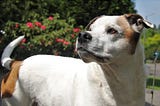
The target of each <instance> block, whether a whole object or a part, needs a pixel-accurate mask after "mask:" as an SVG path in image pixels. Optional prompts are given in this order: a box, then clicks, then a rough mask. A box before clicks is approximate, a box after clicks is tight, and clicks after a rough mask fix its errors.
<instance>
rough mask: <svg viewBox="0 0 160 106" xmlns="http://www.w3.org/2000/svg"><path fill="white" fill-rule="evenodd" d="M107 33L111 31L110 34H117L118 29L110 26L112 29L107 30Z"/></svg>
mask: <svg viewBox="0 0 160 106" xmlns="http://www.w3.org/2000/svg"><path fill="white" fill-rule="evenodd" d="M107 33H109V34H116V33H117V30H115V29H114V28H110V29H108V30H107Z"/></svg>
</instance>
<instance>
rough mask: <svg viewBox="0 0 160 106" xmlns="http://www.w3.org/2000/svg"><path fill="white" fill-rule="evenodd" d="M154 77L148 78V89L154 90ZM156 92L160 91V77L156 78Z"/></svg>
mask: <svg viewBox="0 0 160 106" xmlns="http://www.w3.org/2000/svg"><path fill="white" fill-rule="evenodd" d="M152 85H153V76H149V77H148V78H147V88H149V89H152V88H153V86H152ZM154 89H155V90H160V77H156V78H155V86H154Z"/></svg>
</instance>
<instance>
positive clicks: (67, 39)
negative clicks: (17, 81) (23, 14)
mask: <svg viewBox="0 0 160 106" xmlns="http://www.w3.org/2000/svg"><path fill="white" fill-rule="evenodd" d="M41 19H42V20H38V19H35V20H32V21H30V22H26V23H18V22H11V21H9V22H8V23H6V26H5V28H4V31H5V35H4V36H3V37H2V38H1V48H4V45H5V46H6V42H7V43H9V42H10V41H11V40H13V39H15V38H17V37H18V36H21V35H25V39H23V40H22V42H21V44H20V46H19V47H18V48H17V50H16V52H15V53H14V57H15V58H19V59H22V58H26V57H28V56H31V55H35V54H53V55H62V56H70V57H77V54H76V53H75V49H74V48H75V41H76V36H77V34H78V32H80V31H81V30H82V26H78V27H75V26H74V25H75V20H74V19H73V18H68V19H60V16H59V14H54V15H53V16H49V17H48V18H45V17H42V18H41ZM3 44H4V45H3ZM21 55H22V56H21Z"/></svg>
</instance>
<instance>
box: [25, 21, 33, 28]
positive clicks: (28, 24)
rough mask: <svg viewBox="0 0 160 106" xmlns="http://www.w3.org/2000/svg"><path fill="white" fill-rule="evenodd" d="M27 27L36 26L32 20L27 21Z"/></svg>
mask: <svg viewBox="0 0 160 106" xmlns="http://www.w3.org/2000/svg"><path fill="white" fill-rule="evenodd" d="M26 25H27V27H29V28H33V27H34V26H33V24H32V22H27V24H26Z"/></svg>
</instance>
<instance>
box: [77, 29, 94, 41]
mask: <svg viewBox="0 0 160 106" xmlns="http://www.w3.org/2000/svg"><path fill="white" fill-rule="evenodd" d="M91 40H92V36H91V34H90V33H88V32H80V33H79V34H78V42H80V43H87V42H89V41H91Z"/></svg>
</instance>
